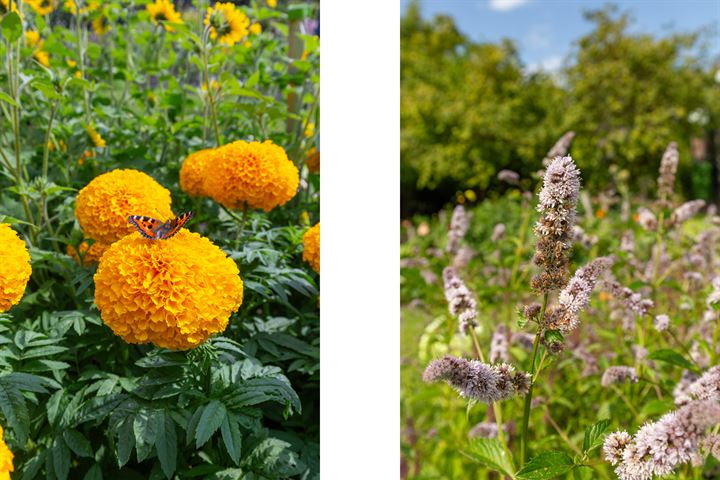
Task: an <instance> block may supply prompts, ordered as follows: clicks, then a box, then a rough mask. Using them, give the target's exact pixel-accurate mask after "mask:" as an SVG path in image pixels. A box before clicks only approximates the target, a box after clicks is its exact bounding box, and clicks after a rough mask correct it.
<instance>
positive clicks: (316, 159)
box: [305, 147, 320, 173]
mask: <svg viewBox="0 0 720 480" xmlns="http://www.w3.org/2000/svg"><path fill="white" fill-rule="evenodd" d="M305 165H307V168H308V170H310V172H311V173H320V150H318V149H317V148H315V147H312V148H311V149H310V150H309V151H308V154H307V157H306V158H305Z"/></svg>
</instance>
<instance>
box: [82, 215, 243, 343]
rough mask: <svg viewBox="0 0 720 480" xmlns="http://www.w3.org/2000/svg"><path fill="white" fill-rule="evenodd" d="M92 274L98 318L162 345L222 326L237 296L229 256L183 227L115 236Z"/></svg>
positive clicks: (135, 339)
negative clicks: (149, 235)
mask: <svg viewBox="0 0 720 480" xmlns="http://www.w3.org/2000/svg"><path fill="white" fill-rule="evenodd" d="M94 279H95V304H96V305H97V306H98V309H99V310H100V314H101V317H102V319H103V322H105V324H106V325H107V326H108V327H110V328H111V329H112V330H113V332H114V333H115V334H116V335H118V336H120V337H122V339H123V340H125V341H126V342H128V343H153V344H155V345H156V346H158V347H162V348H171V349H179V350H185V349H189V348H194V347H197V346H198V345H200V344H201V343H203V342H204V341H205V340H207V338H208V337H209V336H210V335H212V334H214V333H219V332H222V331H223V330H225V328H226V327H227V324H228V319H229V317H230V315H231V314H232V313H233V312H235V311H236V310H237V309H238V308H240V305H241V304H242V299H243V283H242V280H241V279H240V275H239V271H238V268H237V265H236V264H235V262H234V261H233V260H232V259H230V258H228V257H227V256H226V255H225V253H224V252H223V251H222V250H220V248H218V247H217V246H216V245H214V244H213V243H212V242H210V240H208V239H207V238H204V237H202V236H200V235H199V234H197V233H194V232H189V231H187V230H185V229H183V230H181V231H180V232H179V233H178V234H177V235H176V236H174V237H172V238H171V239H168V240H156V241H153V240H147V239H145V238H143V237H141V236H140V234H139V233H135V234H132V235H128V236H126V237H125V238H123V239H122V240H119V241H117V242H115V243H114V244H113V245H112V246H111V247H110V248H109V249H108V250H107V251H106V252H105V254H104V255H103V256H102V258H101V259H100V265H99V267H98V270H97V273H95V278H94Z"/></svg>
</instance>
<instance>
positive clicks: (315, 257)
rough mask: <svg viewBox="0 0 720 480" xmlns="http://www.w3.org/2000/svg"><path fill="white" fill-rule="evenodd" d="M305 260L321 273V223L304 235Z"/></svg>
mask: <svg viewBox="0 0 720 480" xmlns="http://www.w3.org/2000/svg"><path fill="white" fill-rule="evenodd" d="M303 260H305V261H306V262H308V263H309V264H310V266H311V267H312V269H313V270H315V271H316V272H317V273H320V222H318V223H317V224H316V225H315V226H314V227H312V228H310V229H309V230H308V231H307V232H305V235H303Z"/></svg>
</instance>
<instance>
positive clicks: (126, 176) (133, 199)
mask: <svg viewBox="0 0 720 480" xmlns="http://www.w3.org/2000/svg"><path fill="white" fill-rule="evenodd" d="M170 201H171V200H170V191H169V190H167V189H166V188H164V187H163V186H162V185H160V184H159V183H157V182H156V181H155V180H153V179H152V177H150V176H149V175H147V174H145V173H143V172H140V171H137V170H131V169H127V170H123V169H118V170H113V171H110V172H107V173H103V174H102V175H99V176H97V177H95V178H94V179H93V180H92V181H91V182H90V183H88V184H87V185H86V186H85V187H84V188H83V189H82V190H80V193H78V196H77V204H76V206H75V218H77V221H78V223H79V224H80V227H81V228H82V229H83V232H84V233H85V235H86V236H87V237H89V238H92V239H93V240H95V241H96V242H101V243H106V244H110V243H113V242H114V241H116V240H119V239H121V238H122V237H124V236H125V235H127V234H129V233H132V232H134V231H135V228H134V227H133V226H132V225H130V224H129V223H128V221H127V217H128V216H129V215H145V216H148V217H152V218H157V219H158V220H160V221H163V222H164V221H166V220H169V219H170V218H173V217H174V215H173V212H172V210H171V209H170Z"/></svg>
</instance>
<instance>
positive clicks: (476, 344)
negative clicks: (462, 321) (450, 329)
mask: <svg viewBox="0 0 720 480" xmlns="http://www.w3.org/2000/svg"><path fill="white" fill-rule="evenodd" d="M468 330H469V332H470V337H471V338H472V342H473V347H474V348H475V355H477V357H478V358H479V359H480V361H481V362H483V363H484V362H485V357H484V356H483V353H482V349H481V348H480V342H478V338H477V333H475V329H474V328H472V327H470V328H469V329H468Z"/></svg>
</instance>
